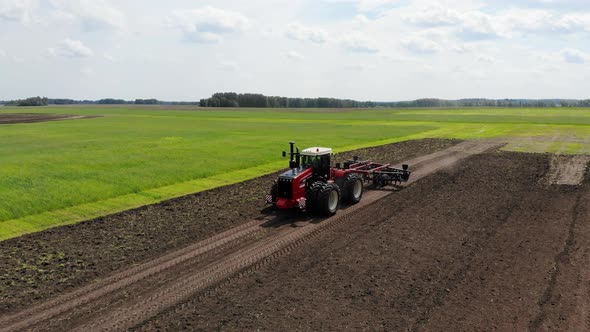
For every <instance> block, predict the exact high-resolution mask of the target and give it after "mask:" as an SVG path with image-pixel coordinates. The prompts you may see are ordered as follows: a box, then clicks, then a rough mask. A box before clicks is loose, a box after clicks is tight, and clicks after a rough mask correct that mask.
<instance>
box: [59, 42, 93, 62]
mask: <svg viewBox="0 0 590 332" xmlns="http://www.w3.org/2000/svg"><path fill="white" fill-rule="evenodd" d="M48 51H49V54H51V55H53V56H61V57H68V58H86V57H90V56H92V55H94V52H92V50H91V49H90V48H88V47H87V46H86V45H84V43H82V42H81V41H79V40H74V39H64V40H62V41H61V42H60V43H59V45H58V46H57V47H52V48H49V49H48Z"/></svg>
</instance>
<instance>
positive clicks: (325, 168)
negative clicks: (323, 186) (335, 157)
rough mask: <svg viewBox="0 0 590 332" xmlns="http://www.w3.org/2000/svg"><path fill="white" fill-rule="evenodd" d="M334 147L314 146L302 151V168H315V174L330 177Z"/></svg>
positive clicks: (315, 175)
mask: <svg viewBox="0 0 590 332" xmlns="http://www.w3.org/2000/svg"><path fill="white" fill-rule="evenodd" d="M331 155H332V149H330V148H322V147H312V148H307V149H305V150H303V151H301V168H302V169H308V168H310V167H311V168H313V176H314V177H321V178H324V179H326V180H327V179H328V178H329V177H330V156H331Z"/></svg>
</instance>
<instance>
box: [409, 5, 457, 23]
mask: <svg viewBox="0 0 590 332" xmlns="http://www.w3.org/2000/svg"><path fill="white" fill-rule="evenodd" d="M402 18H403V20H404V21H406V22H408V23H411V24H415V25H418V26H428V27H432V26H445V25H456V24H459V23H460V22H461V21H462V18H461V14H460V13H459V12H458V11H456V10H454V9H451V8H449V7H443V6H441V5H439V4H435V5H430V6H427V7H425V8H417V9H416V10H415V11H413V12H412V13H410V14H406V15H404V16H403V17H402Z"/></svg>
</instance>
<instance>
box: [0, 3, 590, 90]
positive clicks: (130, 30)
mask: <svg viewBox="0 0 590 332" xmlns="http://www.w3.org/2000/svg"><path fill="white" fill-rule="evenodd" d="M0 77H1V79H0V99H12V98H23V97H28V96H32V95H44V96H50V97H64V98H76V99H82V98H89V99H97V98H105V97H115V98H124V99H134V98H152V97H153V98H158V99H161V100H198V99H199V98H203V97H207V96H209V95H210V94H212V93H214V92H217V91H236V92H259V93H264V94H267V95H281V96H292V97H296V96H303V97H319V96H327V97H336V98H353V99H358V100H380V101H390V100H407V99H415V98H422V97H438V98H448V99H455V98H465V97H487V98H554V97H560V98H590V93H588V89H587V87H588V85H589V83H588V82H590V1H588V0H561V1H560V0H537V1H535V0H511V1H509V0H495V1H478V0H455V1H431V0H315V1H311V0H301V1H298V0H266V1H262V0H251V1H227V0H216V1H188V0H169V1H148V0H144V1H140V0H126V1H108V0H78V1H72V0H45V1H40V0H0Z"/></svg>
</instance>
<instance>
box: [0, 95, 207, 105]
mask: <svg viewBox="0 0 590 332" xmlns="http://www.w3.org/2000/svg"><path fill="white" fill-rule="evenodd" d="M78 104H91V105H92V104H96V105H194V106H198V105H199V102H198V101H161V100H158V99H153V98H152V99H135V100H124V99H115V98H104V99H98V100H75V99H67V98H47V97H31V98H26V99H18V100H7V101H2V100H0V105H6V106H47V105H78Z"/></svg>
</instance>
